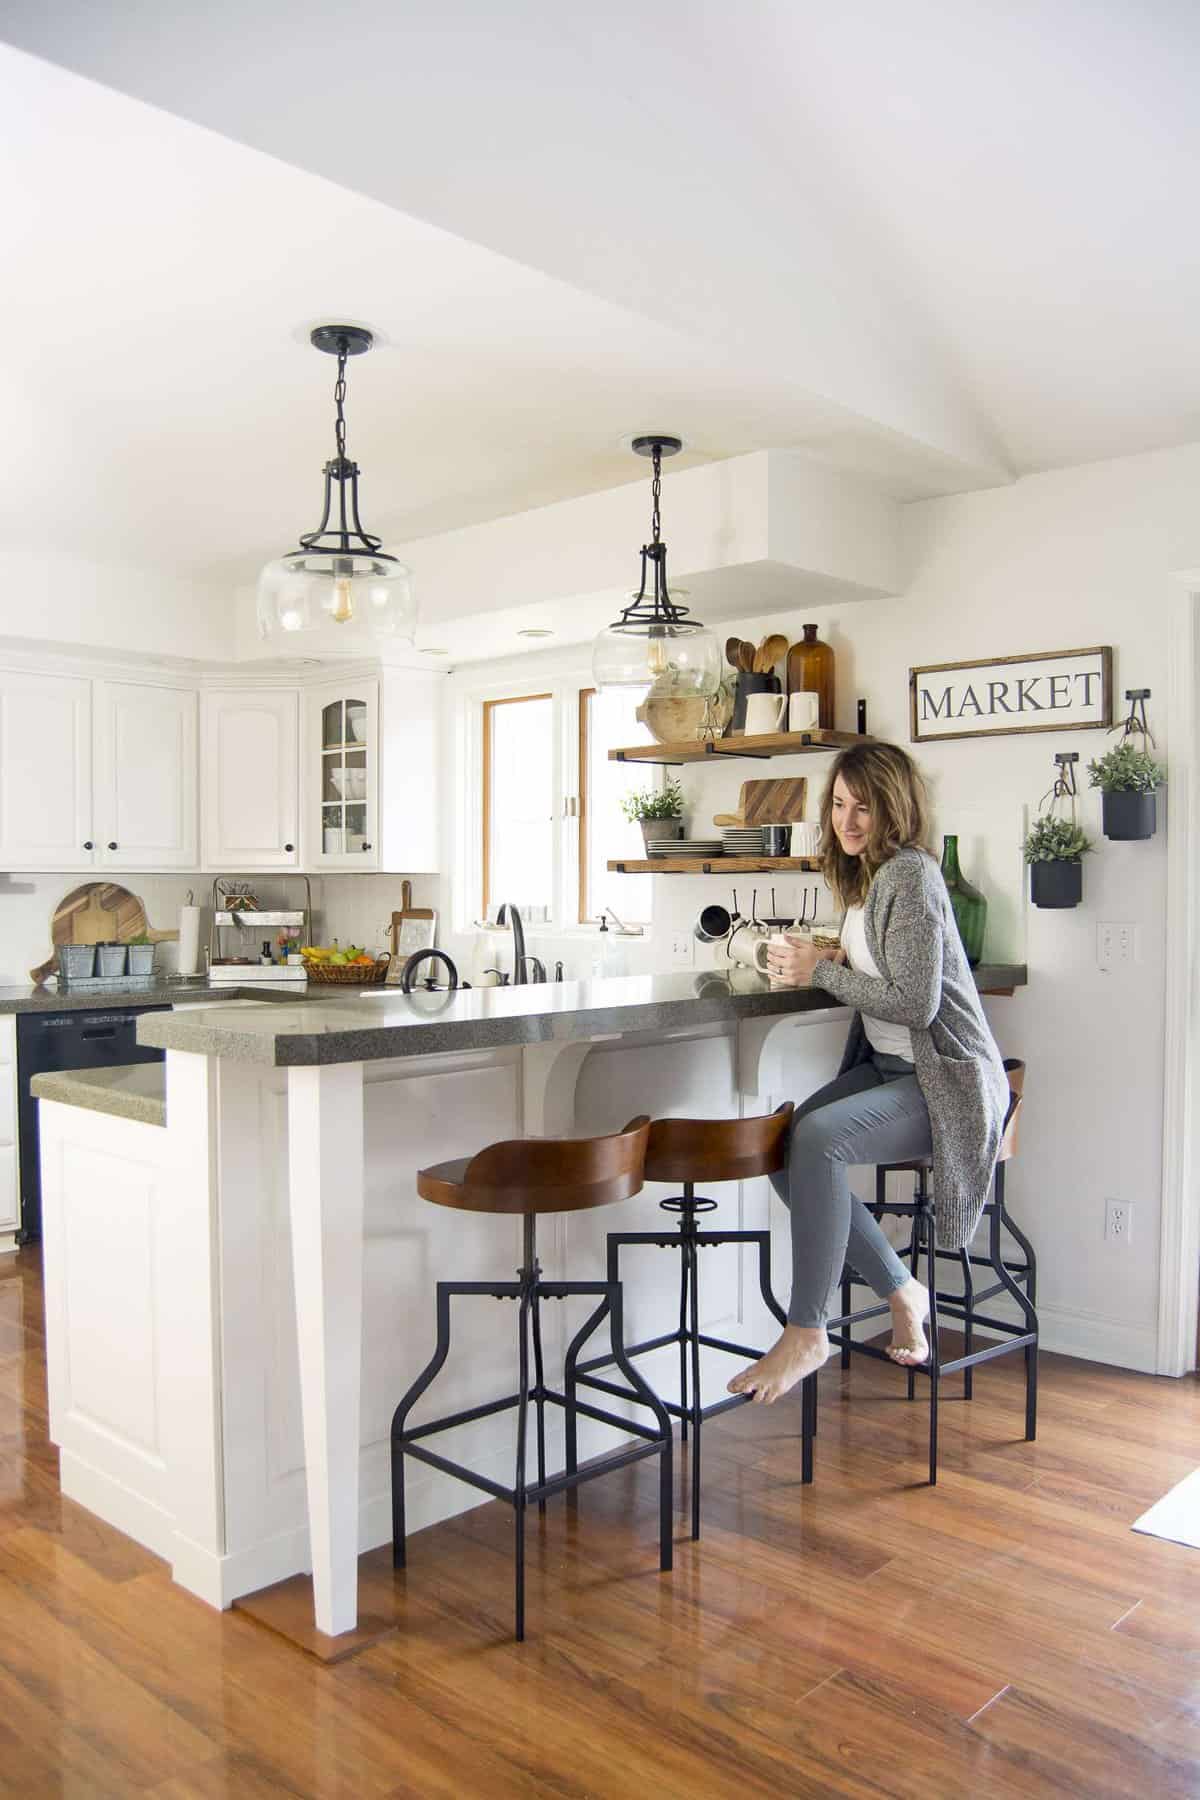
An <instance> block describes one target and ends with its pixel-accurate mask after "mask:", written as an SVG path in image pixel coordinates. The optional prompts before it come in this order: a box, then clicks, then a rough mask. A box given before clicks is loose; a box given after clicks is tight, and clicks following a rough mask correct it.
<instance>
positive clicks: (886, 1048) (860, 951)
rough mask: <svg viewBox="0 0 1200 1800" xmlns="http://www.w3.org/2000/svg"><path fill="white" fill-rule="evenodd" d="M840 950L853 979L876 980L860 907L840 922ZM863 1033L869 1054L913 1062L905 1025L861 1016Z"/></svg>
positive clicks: (876, 972) (854, 907)
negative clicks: (852, 971) (868, 1045)
mask: <svg viewBox="0 0 1200 1800" xmlns="http://www.w3.org/2000/svg"><path fill="white" fill-rule="evenodd" d="M842 949H843V950H844V951H845V952H846V960H847V961H848V962H849V964H850V967H851V968H852V969H853V970H854V972H855V974H856V975H873V976H874V977H875V979H876V981H878V980H879V969H878V967H877V965H876V963H875V959H874V957H873V956H872V955H871V952H870V949H869V948H868V945H867V921H866V918H865V917H864V914H863V909H862V907H861V906H850V907H847V909H846V916H845V918H844V919H843V920H842ZM862 1022H863V1030H864V1031H865V1032H866V1034H867V1042H868V1043H869V1044H870V1046H871V1048H872V1050H878V1052H879V1054H880V1055H881V1056H901V1057H903V1058H904V1061H905V1062H911V1061H912V1060H913V1047H912V1032H911V1031H910V1030H909V1029H908V1026H907V1025H893V1024H891V1023H889V1021H888V1020H887V1019H873V1018H871V1017H870V1015H869V1014H868V1013H864V1014H863V1015H862Z"/></svg>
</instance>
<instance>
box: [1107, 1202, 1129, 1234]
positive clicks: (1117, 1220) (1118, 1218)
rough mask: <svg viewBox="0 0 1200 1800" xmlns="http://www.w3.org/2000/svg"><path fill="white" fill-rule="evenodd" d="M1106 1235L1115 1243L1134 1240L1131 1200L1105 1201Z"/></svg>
mask: <svg viewBox="0 0 1200 1800" xmlns="http://www.w3.org/2000/svg"><path fill="white" fill-rule="evenodd" d="M1104 1235H1105V1237H1106V1238H1108V1239H1109V1241H1110V1242H1111V1243H1114V1244H1130V1243H1132V1242H1133V1205H1132V1203H1131V1202H1130V1201H1128V1200H1106V1201H1105V1202H1104Z"/></svg>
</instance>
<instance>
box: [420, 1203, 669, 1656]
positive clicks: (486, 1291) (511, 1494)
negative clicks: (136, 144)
mask: <svg viewBox="0 0 1200 1800" xmlns="http://www.w3.org/2000/svg"><path fill="white" fill-rule="evenodd" d="M463 1295H476V1296H483V1297H486V1298H490V1299H493V1300H515V1301H516V1302H517V1304H518V1308H519V1312H518V1326H517V1330H518V1340H517V1341H518V1362H519V1376H518V1383H519V1385H518V1390H517V1392H516V1393H515V1394H507V1395H505V1397H504V1398H503V1399H501V1400H488V1401H486V1402H484V1404H483V1405H481V1406H471V1407H467V1408H466V1410H465V1411H463V1412H457V1413H451V1414H449V1415H448V1416H447V1417H445V1418H441V1419H431V1420H429V1421H428V1422H427V1423H425V1424H423V1425H418V1426H415V1427H414V1428H412V1429H411V1430H410V1429H409V1428H408V1427H407V1425H406V1420H407V1417H408V1414H409V1412H410V1411H411V1409H412V1407H413V1406H414V1405H415V1404H416V1402H417V1401H418V1400H419V1399H420V1397H421V1395H422V1394H423V1393H424V1392H425V1390H426V1388H428V1387H429V1386H430V1384H431V1383H432V1381H433V1380H434V1378H435V1376H436V1375H437V1373H438V1371H439V1370H440V1369H441V1367H442V1365H443V1363H444V1362H445V1361H446V1358H447V1356H448V1355H449V1352H450V1301H451V1299H452V1298H454V1297H455V1296H463ZM579 1295H582V1296H594V1297H595V1298H597V1299H598V1300H599V1305H598V1306H597V1307H596V1308H595V1310H594V1311H593V1312H592V1314H591V1316H590V1318H589V1319H588V1321H587V1323H586V1324H585V1326H584V1328H583V1329H584V1332H585V1333H587V1334H588V1335H590V1334H591V1333H592V1332H593V1331H596V1330H598V1329H599V1327H600V1326H601V1325H602V1324H603V1322H604V1320H605V1318H607V1319H608V1320H609V1336H610V1343H611V1346H612V1348H611V1355H610V1358H609V1360H610V1361H611V1362H613V1363H615V1364H616V1366H617V1367H618V1368H619V1369H620V1370H621V1372H622V1374H623V1375H624V1376H625V1377H626V1379H627V1380H628V1381H629V1383H630V1388H631V1391H632V1393H633V1397H634V1398H635V1399H637V1401H638V1402H639V1404H640V1405H642V1406H648V1407H649V1408H650V1409H651V1411H652V1412H653V1413H654V1415H655V1419H656V1422H657V1429H656V1430H654V1429H651V1428H650V1427H649V1426H647V1425H639V1424H635V1423H633V1422H632V1421H631V1420H629V1419H625V1418H621V1417H619V1416H618V1415H617V1414H615V1413H608V1412H604V1411H603V1410H602V1409H601V1408H600V1407H597V1406H592V1405H590V1404H588V1403H587V1402H585V1401H583V1400H580V1399H579V1398H578V1397H577V1395H576V1394H575V1393H574V1392H573V1390H572V1386H571V1383H570V1382H569V1381H568V1382H567V1383H566V1384H565V1385H566V1388H567V1391H566V1392H565V1393H561V1394H560V1393H558V1392H556V1390H555V1389H553V1388H550V1387H548V1386H547V1385H546V1381H545V1370H544V1365H543V1357H542V1332H541V1302H542V1301H543V1300H567V1299H573V1298H575V1297H576V1296H579ZM531 1338H532V1344H533V1362H534V1372H533V1380H532V1382H531V1381H530V1374H529V1346H530V1339H531ZM575 1341H576V1342H578V1338H577V1339H576V1340H575ZM573 1347H574V1346H572V1348H573ZM629 1355H630V1352H629V1351H628V1350H627V1349H626V1347H625V1343H624V1337H623V1317H622V1300H621V1284H620V1282H619V1281H614V1280H608V1281H544V1280H543V1279H542V1271H541V1267H540V1265H539V1264H538V1261H537V1254H536V1250H535V1247H534V1233H533V1219H532V1217H530V1216H526V1219H525V1258H524V1267H523V1268H521V1269H519V1270H518V1271H517V1279H516V1281H502V1282H491V1281H439V1282H438V1284H437V1347H436V1349H435V1351H434V1353H433V1356H432V1357H431V1359H430V1361H429V1362H428V1363H427V1364H426V1366H425V1368H424V1369H423V1370H422V1372H421V1374H420V1375H418V1377H417V1379H416V1380H415V1381H414V1382H413V1384H412V1386H411V1387H410V1388H409V1390H408V1392H407V1394H405V1396H404V1398H403V1400H401V1402H400V1404H399V1406H397V1408H396V1410H395V1412H394V1414H393V1415H392V1434H391V1437H392V1563H393V1566H394V1567H395V1568H397V1569H402V1568H404V1567H405V1565H406V1560H407V1548H406V1530H405V1508H404V1458H405V1457H406V1456H415V1457H416V1458H417V1459H418V1461H420V1462H423V1463H427V1464H428V1465H429V1467H430V1468H433V1469H440V1470H441V1472H442V1473H443V1474H444V1475H453V1476H456V1477H457V1479H458V1480H459V1481H465V1482H467V1483H468V1484H469V1485H470V1486H472V1487H476V1488H479V1489H481V1490H482V1492H483V1493H485V1494H490V1495H491V1496H492V1498H493V1499H494V1500H503V1501H505V1502H507V1504H508V1505H509V1506H511V1507H512V1508H513V1510H514V1513H515V1515H516V1516H515V1596H514V1598H515V1607H514V1611H515V1633H516V1637H517V1640H518V1642H520V1641H522V1640H523V1639H524V1636H525V1513H526V1509H527V1508H528V1506H529V1505H530V1504H531V1503H532V1502H533V1501H536V1502H537V1506H538V1511H539V1512H542V1513H544V1512H545V1510H546V1501H547V1500H548V1499H550V1498H551V1497H552V1496H553V1495H555V1494H561V1493H563V1492H565V1491H567V1490H568V1489H574V1488H577V1487H579V1486H580V1485H581V1484H582V1483H583V1482H585V1481H593V1480H595V1479H596V1477H597V1476H600V1475H607V1474H610V1473H611V1472H612V1471H613V1470H614V1469H622V1468H625V1467H626V1466H627V1465H628V1464H630V1463H635V1462H640V1461H641V1460H642V1459H643V1458H644V1457H647V1456H658V1457H659V1458H660V1466H659V1567H660V1568H661V1569H664V1570H669V1569H670V1567H671V1563H672V1550H673V1544H672V1538H671V1523H672V1519H671V1511H672V1425H671V1421H670V1418H669V1417H668V1415H667V1411H666V1409H665V1408H664V1407H663V1406H662V1405H661V1403H660V1402H659V1400H658V1397H657V1395H656V1394H655V1393H654V1390H653V1389H652V1388H651V1387H650V1386H649V1384H648V1383H647V1382H646V1381H645V1380H643V1378H642V1376H641V1375H639V1374H638V1372H637V1370H636V1369H635V1368H634V1366H633V1364H632V1363H631V1362H630V1360H629ZM531 1404H532V1405H533V1406H534V1408H535V1410H536V1422H537V1471H538V1475H537V1480H536V1481H528V1480H527V1479H526V1474H525V1460H526V1443H527V1435H526V1434H527V1426H528V1415H529V1407H530V1405H531ZM547 1406H557V1407H560V1408H562V1409H563V1410H564V1412H565V1414H566V1424H567V1443H568V1457H567V1468H566V1470H565V1471H564V1472H563V1473H562V1474H560V1475H552V1476H549V1477H548V1476H547V1474H546V1407H547ZM514 1407H515V1408H516V1409H517V1449H516V1469H515V1478H514V1483H513V1486H512V1487H511V1488H509V1487H505V1486H503V1484H502V1483H500V1482H498V1481H493V1480H492V1479H491V1478H490V1477H489V1476H487V1475H483V1474H480V1473H479V1471H478V1470H475V1469H470V1468H467V1467H466V1466H465V1465H464V1464H462V1463H457V1462H453V1461H451V1459H450V1458H449V1457H446V1456H439V1455H438V1453H437V1452H436V1451H434V1450H431V1449H429V1448H428V1446H427V1445H426V1444H425V1442H424V1441H423V1440H424V1439H426V1438H430V1437H433V1436H435V1435H436V1434H437V1433H438V1432H442V1431H451V1430H453V1428H454V1427H455V1426H456V1425H467V1424H470V1423H471V1422H472V1421H473V1420H475V1419H486V1418H489V1417H490V1416H491V1415H492V1414H493V1413H502V1412H506V1411H508V1410H510V1409H511V1408H514ZM578 1413H583V1414H584V1415H585V1417H587V1418H589V1419H597V1420H599V1421H600V1423H601V1424H605V1425H612V1426H615V1427H616V1429H617V1430H619V1431H622V1432H625V1433H627V1434H628V1433H632V1435H633V1436H634V1437H636V1438H638V1439H639V1440H641V1441H640V1442H638V1443H636V1444H634V1445H632V1446H630V1447H629V1448H627V1449H624V1450H618V1451H614V1452H612V1453H611V1454H609V1455H606V1456H604V1457H602V1458H601V1459H599V1460H597V1461H595V1462H591V1463H589V1464H588V1465H587V1466H586V1467H585V1468H582V1469H580V1468H579V1467H578V1463H577V1457H576V1441H577V1439H576V1415H577V1414H578Z"/></svg>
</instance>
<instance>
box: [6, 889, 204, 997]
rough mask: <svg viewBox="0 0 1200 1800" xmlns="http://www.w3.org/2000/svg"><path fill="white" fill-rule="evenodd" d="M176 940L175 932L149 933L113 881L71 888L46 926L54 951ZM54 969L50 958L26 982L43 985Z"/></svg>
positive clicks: (136, 906)
mask: <svg viewBox="0 0 1200 1800" xmlns="http://www.w3.org/2000/svg"><path fill="white" fill-rule="evenodd" d="M178 936H179V933H178V931H154V930H152V929H151V928H150V926H149V925H147V923H146V909H145V907H144V906H143V905H142V903H141V901H140V900H139V899H138V897H137V895H136V894H131V893H130V892H129V890H128V888H123V887H118V886H117V883H116V882H115V881H85V882H84V884H83V886H82V887H77V888H72V889H71V892H70V893H69V894H67V895H66V896H65V897H64V898H63V899H62V900H60V901H59V903H58V905H57V906H56V907H55V909H54V917H53V919H52V920H51V922H50V941H51V943H52V944H53V945H54V948H55V949H56V950H57V949H58V948H59V946H60V945H62V944H128V943H131V942H132V940H133V939H134V938H140V937H147V938H149V939H150V942H151V943H152V944H162V943H165V942H167V941H168V940H170V939H174V938H177V937H178ZM57 968H58V962H57V960H56V958H55V957H53V956H51V957H50V958H49V960H48V961H46V962H44V963H39V964H38V966H37V968H36V969H30V971H29V979H30V980H31V981H37V982H41V981H45V980H46V978H47V976H50V975H53V974H54V973H55V972H56V970H57Z"/></svg>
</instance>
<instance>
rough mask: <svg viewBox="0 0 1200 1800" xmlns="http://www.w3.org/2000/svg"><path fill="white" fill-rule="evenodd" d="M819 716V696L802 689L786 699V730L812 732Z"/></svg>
mask: <svg viewBox="0 0 1200 1800" xmlns="http://www.w3.org/2000/svg"><path fill="white" fill-rule="evenodd" d="M820 716H821V696H820V695H819V694H814V693H811V692H810V691H809V690H808V689H807V688H802V689H801V690H800V691H799V692H798V693H795V694H792V695H791V696H790V698H789V699H788V730H789V731H812V730H813V728H814V727H815V725H816V723H817V720H818V719H819V718H820Z"/></svg>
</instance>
